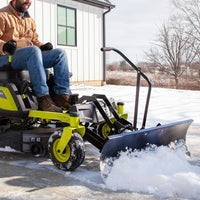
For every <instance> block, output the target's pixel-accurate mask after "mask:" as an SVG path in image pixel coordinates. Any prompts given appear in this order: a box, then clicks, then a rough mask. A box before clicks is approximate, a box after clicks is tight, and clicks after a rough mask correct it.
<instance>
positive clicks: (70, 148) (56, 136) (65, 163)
mask: <svg viewBox="0 0 200 200" xmlns="http://www.w3.org/2000/svg"><path fill="white" fill-rule="evenodd" d="M61 135H62V129H60V130H57V131H56V132H54V133H53V134H52V135H51V136H50V138H49V142H48V151H49V156H50V158H51V160H52V162H53V164H54V165H55V166H56V167H57V168H58V169H61V170H64V171H73V170H74V169H76V168H77V167H79V166H80V165H81V164H82V162H83V161H84V159H85V145H84V141H83V139H82V137H81V136H80V134H79V133H77V132H73V133H72V137H71V139H70V141H69V143H68V144H67V146H66V148H65V150H64V151H63V153H59V151H58V144H59V141H60V138H61Z"/></svg>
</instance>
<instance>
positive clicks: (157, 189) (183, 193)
mask: <svg viewBox="0 0 200 200" xmlns="http://www.w3.org/2000/svg"><path fill="white" fill-rule="evenodd" d="M184 152H185V151H184V149H183V146H178V147H176V148H173V149H170V148H167V147H164V146H161V147H158V148H156V147H155V148H153V149H151V148H150V149H146V150H143V151H135V152H132V153H129V152H128V153H127V152H126V153H124V152H123V153H121V155H120V158H119V159H117V160H115V161H114V163H113V166H112V169H111V172H110V174H109V175H108V177H107V178H106V179H105V184H106V187H107V188H109V189H112V190H114V191H118V190H125V191H132V192H140V193H148V194H153V195H154V196H157V197H161V198H166V197H173V196H178V197H183V198H190V199H199V197H200V167H198V166H193V165H191V164H190V163H189V162H188V161H187V159H186V155H185V153H184Z"/></svg>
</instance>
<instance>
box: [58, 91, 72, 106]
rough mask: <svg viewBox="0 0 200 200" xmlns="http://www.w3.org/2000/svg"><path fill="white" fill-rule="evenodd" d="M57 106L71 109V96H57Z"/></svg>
mask: <svg viewBox="0 0 200 200" xmlns="http://www.w3.org/2000/svg"><path fill="white" fill-rule="evenodd" d="M55 103H56V106H59V107H64V108H69V107H70V106H71V105H70V104H69V95H68V94H56V96H55Z"/></svg>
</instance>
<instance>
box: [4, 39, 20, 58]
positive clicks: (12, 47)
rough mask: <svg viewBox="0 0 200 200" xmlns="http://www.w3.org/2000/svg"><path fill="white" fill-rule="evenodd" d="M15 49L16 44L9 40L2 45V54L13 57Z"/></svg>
mask: <svg viewBox="0 0 200 200" xmlns="http://www.w3.org/2000/svg"><path fill="white" fill-rule="evenodd" d="M16 49H17V43H16V41H15V40H9V41H8V42H6V43H5V44H4V45H3V52H7V53H9V54H10V55H13V54H14V53H15V50H16Z"/></svg>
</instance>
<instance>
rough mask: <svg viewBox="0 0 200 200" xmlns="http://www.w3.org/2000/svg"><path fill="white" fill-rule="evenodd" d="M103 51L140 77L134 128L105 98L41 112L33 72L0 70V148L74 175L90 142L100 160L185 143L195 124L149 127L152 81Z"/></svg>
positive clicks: (83, 99) (75, 97)
mask: <svg viewBox="0 0 200 200" xmlns="http://www.w3.org/2000/svg"><path fill="white" fill-rule="evenodd" d="M101 50H102V51H115V52H117V53H118V54H120V55H121V56H122V57H123V58H124V59H125V60H126V61H127V62H128V63H129V64H130V66H131V67H133V68H134V69H135V71H136V73H137V83H136V95H135V110H134V120H133V124H132V123H131V122H129V121H128V120H127V119H128V114H126V113H124V111H123V110H124V104H123V102H117V103H116V102H115V101H113V100H109V99H108V98H107V97H106V96H105V95H103V94H93V95H92V96H82V97H80V98H79V96H78V94H71V95H70V99H69V103H70V104H71V107H70V108H69V109H68V110H63V112H62V113H56V112H47V111H40V110H38V103H37V98H36V96H35V95H34V91H33V89H32V85H31V82H30V78H29V74H28V71H25V70H23V71H16V70H12V68H11V67H10V63H9V64H8V65H7V66H5V67H1V68H0V70H1V71H0V147H5V146H10V147H11V148H13V149H15V150H18V151H21V152H25V153H26V152H31V153H32V154H33V155H35V156H43V155H48V156H49V158H50V159H51V160H52V162H53V164H54V165H55V166H56V167H57V168H59V169H61V170H65V171H66V170H67V171H72V170H74V169H76V168H77V167H79V166H80V165H81V164H82V162H83V161H84V158H85V146H84V141H85V140H87V141H88V142H89V143H91V144H92V145H94V146H95V147H96V148H98V149H99V150H100V152H101V157H100V159H101V161H104V160H105V159H107V158H117V157H118V156H119V153H120V152H121V151H126V150H127V149H131V150H132V151H133V150H135V149H138V150H141V149H144V148H145V147H146V146H148V145H151V144H153V145H156V146H160V145H166V146H168V145H169V144H170V143H171V142H175V141H179V140H183V141H185V139H186V133H187V130H188V127H189V125H190V124H191V123H192V120H191V119H189V120H185V121H181V122H175V123H172V124H167V125H161V124H158V125H157V126H155V127H152V128H145V125H146V119H147V112H148V106H149V101H150V95H151V83H150V81H149V79H148V77H147V76H146V75H145V74H144V73H143V72H142V71H141V69H140V68H138V67H136V66H135V65H134V64H133V63H132V62H131V61H130V60H129V59H128V58H127V57H126V56H125V55H124V54H123V53H122V52H120V51H119V50H117V49H114V48H108V47H107V48H102V49H101ZM10 62H11V59H10ZM5 69H6V70H5ZM46 74H47V84H48V86H49V89H50V95H51V96H52V98H53V89H52V85H53V82H54V80H53V78H54V77H53V73H52V72H50V71H46ZM141 77H142V78H144V79H145V80H146V81H147V83H148V93H147V98H146V105H145V110H144V116H143V122H142V127H141V128H138V127H137V118H138V103H139V95H140V94H139V91H140V79H141Z"/></svg>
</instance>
